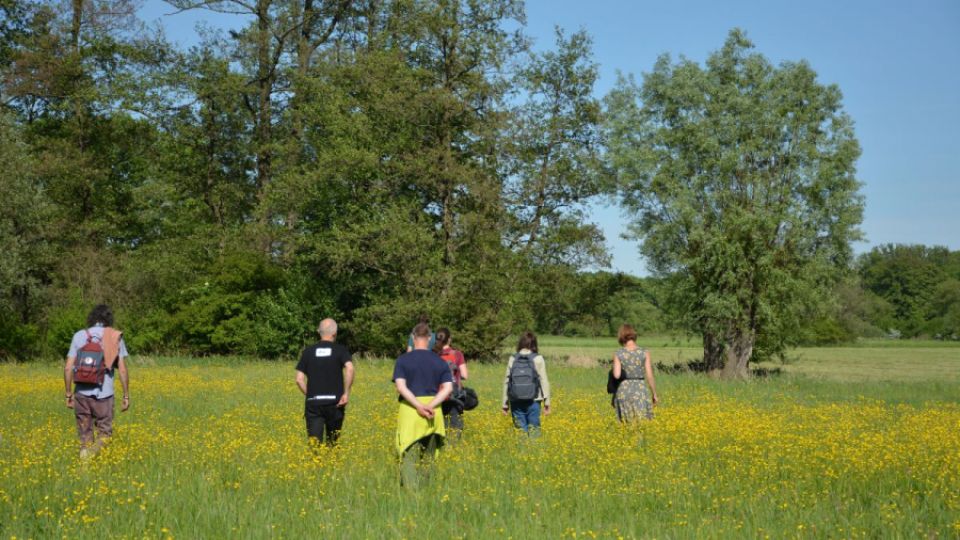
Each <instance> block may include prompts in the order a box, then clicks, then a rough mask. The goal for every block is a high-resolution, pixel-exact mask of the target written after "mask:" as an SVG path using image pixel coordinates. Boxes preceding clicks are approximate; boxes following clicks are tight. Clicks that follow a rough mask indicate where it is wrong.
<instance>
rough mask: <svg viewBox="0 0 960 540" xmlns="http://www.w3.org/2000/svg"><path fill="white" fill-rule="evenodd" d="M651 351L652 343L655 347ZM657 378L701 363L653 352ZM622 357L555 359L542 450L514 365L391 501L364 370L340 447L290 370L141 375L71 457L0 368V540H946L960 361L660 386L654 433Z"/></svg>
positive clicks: (875, 347) (588, 349)
mask: <svg viewBox="0 0 960 540" xmlns="http://www.w3.org/2000/svg"><path fill="white" fill-rule="evenodd" d="M641 341H644V340H641ZM645 341H646V344H647V346H649V348H650V349H651V352H652V355H653V357H654V359H655V360H662V361H663V362H664V363H666V364H671V363H673V362H676V361H677V360H676V359H677V358H679V359H680V361H685V360H689V359H692V358H694V357H695V356H696V343H692V342H682V341H679V342H678V341H675V340H671V339H670V338H650V339H647V340H645ZM615 345H616V343H615V340H612V339H598V340H588V339H568V338H556V337H545V338H543V339H542V340H541V350H542V352H543V353H544V354H545V356H546V358H547V362H548V371H549V375H550V379H551V383H552V385H553V388H554V395H553V399H554V411H553V414H551V415H549V416H546V417H544V419H543V436H542V437H541V438H540V439H539V440H528V439H527V438H526V437H524V436H522V435H520V434H518V433H517V432H516V431H515V430H514V429H513V428H512V426H511V424H510V421H509V419H508V418H507V417H505V416H503V415H502V414H500V412H499V410H498V409H499V395H500V385H501V383H502V380H503V375H504V366H503V365H502V364H472V365H471V366H470V368H471V378H470V381H469V384H470V385H472V386H474V387H475V388H476V389H477V390H478V392H479V394H480V398H481V404H480V406H479V407H478V408H477V409H476V410H474V411H471V412H468V413H467V417H466V423H467V426H466V431H465V433H464V435H463V438H462V439H461V440H458V441H451V444H449V445H448V446H447V447H446V448H445V449H444V450H443V451H442V453H441V455H440V457H439V459H438V461H437V462H436V463H435V465H434V470H433V475H432V479H431V483H430V484H429V486H428V487H426V488H424V489H422V490H420V491H417V492H414V491H410V490H407V489H404V488H401V487H400V486H399V485H398V481H397V470H396V465H395V456H394V454H393V449H392V446H393V434H394V423H395V414H396V407H397V404H396V396H395V393H394V391H393V389H392V385H391V383H390V372H391V367H392V362H391V361H390V360H389V359H379V360H378V359H357V383H356V385H355V388H354V392H353V394H352V397H351V403H350V405H349V406H348V412H347V421H346V424H345V428H344V434H343V439H342V444H341V445H340V447H338V448H336V449H334V450H329V449H326V448H321V449H319V450H318V451H316V452H314V451H312V450H311V449H310V448H309V447H308V446H307V444H306V441H305V434H304V426H303V420H302V398H301V397H300V395H299V393H298V391H297V389H296V387H295V385H294V378H293V375H294V369H293V366H294V364H293V363H292V362H289V361H282V362H263V361H251V360H244V359H238V358H207V359H199V358H196V359H195V358H158V357H146V356H135V357H133V358H132V359H131V361H130V370H131V381H132V382H131V388H132V390H131V394H132V398H133V401H132V407H131V410H130V411H129V412H127V413H120V412H119V411H118V412H117V417H116V420H115V436H114V438H113V440H112V441H111V442H110V444H109V445H108V446H107V447H106V448H105V449H104V450H103V451H102V452H101V453H100V454H99V455H98V456H96V458H94V459H92V460H90V461H80V460H79V459H78V458H77V447H76V441H75V430H74V429H75V428H74V420H73V417H72V413H71V412H70V411H68V410H67V409H66V408H65V407H64V406H63V402H62V400H61V396H62V380H61V374H62V368H61V366H60V365H59V364H56V363H32V364H4V365H0V436H2V439H0V537H2V538H18V539H21V538H52V537H67V538H93V537H100V538H103V537H115V538H223V537H230V538H304V537H318V536H327V537H335V538H423V537H437V536H442V537H450V538H743V537H753V538H766V537H769V538H911V537H924V538H956V537H957V536H958V535H960V404H958V397H960V347H944V346H941V344H939V343H935V342H929V343H928V342H917V343H906V344H905V343H887V342H879V343H861V344H858V345H856V346H851V347H839V348H822V349H820V348H812V349H799V350H797V351H793V355H792V356H794V357H795V358H796V360H795V361H792V362H790V363H787V364H783V365H780V364H763V365H762V367H765V368H767V369H768V370H770V371H773V370H774V369H775V368H780V370H781V371H780V372H779V373H777V372H775V373H777V374H771V375H769V376H766V377H758V378H755V379H752V380H750V381H746V382H722V381H716V380H712V379H710V378H708V377H705V376H701V375H693V374H686V373H684V374H668V373H657V386H658V392H659V394H660V396H661V398H662V404H661V405H660V406H659V407H657V408H656V418H655V419H654V420H653V421H651V422H646V423H642V424H640V425H636V426H622V425H619V424H618V423H617V422H616V420H615V418H614V414H613V410H612V408H611V407H610V403H609V396H608V395H607V394H606V393H605V390H604V386H605V377H606V367H604V366H601V365H599V364H595V365H593V366H592V367H591V366H590V363H589V362H587V361H585V360H583V359H582V358H593V359H600V358H605V357H607V356H609V355H611V354H612V352H613V350H614V347H615Z"/></svg>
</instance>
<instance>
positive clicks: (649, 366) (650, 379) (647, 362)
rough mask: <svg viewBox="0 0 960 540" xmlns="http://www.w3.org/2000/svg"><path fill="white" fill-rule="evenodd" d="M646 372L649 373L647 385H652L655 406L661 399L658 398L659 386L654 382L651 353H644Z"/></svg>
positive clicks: (651, 390)
mask: <svg viewBox="0 0 960 540" xmlns="http://www.w3.org/2000/svg"><path fill="white" fill-rule="evenodd" d="M643 367H644V370H645V371H646V372H647V384H648V385H650V399H651V400H652V402H653V404H654V405H656V404H657V403H659V401H660V399H659V398H657V385H656V384H655V383H654V380H653V364H652V363H651V362H650V351H645V352H644V362H643Z"/></svg>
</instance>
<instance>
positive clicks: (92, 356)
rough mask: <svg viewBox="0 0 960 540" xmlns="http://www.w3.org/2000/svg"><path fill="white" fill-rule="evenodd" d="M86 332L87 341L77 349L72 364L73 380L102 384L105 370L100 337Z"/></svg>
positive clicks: (82, 382)
mask: <svg viewBox="0 0 960 540" xmlns="http://www.w3.org/2000/svg"><path fill="white" fill-rule="evenodd" d="M86 332H87V343H86V344H85V345H84V346H83V347H80V350H79V351H77V363H76V364H75V365H74V366H73V382H76V383H81V384H94V385H97V386H100V385H101V384H103V375H104V374H105V373H106V372H107V366H106V362H105V360H104V354H103V345H101V343H100V342H101V341H102V338H99V337H97V336H94V335H93V334H91V333H90V331H89V330H86ZM94 340H96V341H94Z"/></svg>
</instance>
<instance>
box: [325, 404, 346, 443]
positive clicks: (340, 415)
mask: <svg viewBox="0 0 960 540" xmlns="http://www.w3.org/2000/svg"><path fill="white" fill-rule="evenodd" d="M345 415H346V410H345V408H344V407H337V406H336V405H326V406H324V408H323V417H324V427H325V428H326V434H327V440H326V443H327V446H336V444H337V439H339V438H340V430H341V429H342V428H343V419H344V417H345Z"/></svg>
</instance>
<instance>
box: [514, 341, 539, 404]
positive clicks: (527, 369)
mask: <svg viewBox="0 0 960 540" xmlns="http://www.w3.org/2000/svg"><path fill="white" fill-rule="evenodd" d="M536 356H537V353H535V352H532V353H529V354H519V353H517V354H516V355H514V357H513V366H511V367H510V375H509V377H508V379H507V399H509V400H510V401H533V400H535V399H537V396H538V395H539V394H540V376H539V375H537V368H536V367H535V366H534V365H533V359H534V358H536Z"/></svg>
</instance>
